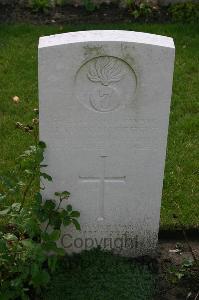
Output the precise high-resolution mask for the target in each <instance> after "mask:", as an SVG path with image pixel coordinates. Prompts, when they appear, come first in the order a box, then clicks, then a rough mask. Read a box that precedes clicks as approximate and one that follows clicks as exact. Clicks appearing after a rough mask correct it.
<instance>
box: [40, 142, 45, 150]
mask: <svg viewBox="0 0 199 300" xmlns="http://www.w3.org/2000/svg"><path fill="white" fill-rule="evenodd" d="M39 147H40V148H42V149H45V148H46V143H44V142H43V141H39Z"/></svg>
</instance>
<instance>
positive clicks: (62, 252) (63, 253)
mask: <svg viewBox="0 0 199 300" xmlns="http://www.w3.org/2000/svg"><path fill="white" fill-rule="evenodd" d="M56 253H57V254H58V255H60V256H64V255H66V252H65V251H64V249H62V248H57V250H56Z"/></svg>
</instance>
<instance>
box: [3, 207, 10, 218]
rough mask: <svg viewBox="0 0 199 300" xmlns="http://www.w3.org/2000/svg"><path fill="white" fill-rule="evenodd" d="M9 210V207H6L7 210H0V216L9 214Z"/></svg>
mask: <svg viewBox="0 0 199 300" xmlns="http://www.w3.org/2000/svg"><path fill="white" fill-rule="evenodd" d="M10 210H11V208H10V207H8V208H6V209H4V210H0V215H1V216H6V215H7V214H8V213H9V212H10Z"/></svg>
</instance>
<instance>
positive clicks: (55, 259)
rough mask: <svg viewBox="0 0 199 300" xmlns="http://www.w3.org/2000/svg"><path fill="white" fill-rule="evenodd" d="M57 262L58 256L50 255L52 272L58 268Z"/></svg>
mask: <svg viewBox="0 0 199 300" xmlns="http://www.w3.org/2000/svg"><path fill="white" fill-rule="evenodd" d="M56 264H57V256H55V255H51V256H49V257H48V267H49V269H50V270H51V272H54V271H55V269H56Z"/></svg>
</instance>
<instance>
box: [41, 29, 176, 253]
mask: <svg viewBox="0 0 199 300" xmlns="http://www.w3.org/2000/svg"><path fill="white" fill-rule="evenodd" d="M174 53H175V47H174V43H173V40H172V38H169V37H164V36H158V35H152V34H147V33H139V32H133V31H119V30H114V31H109V30H107V31H84V32H73V33H65V34H58V35H52V36H48V37H41V38H40V42H39V99H40V138H41V140H43V141H45V142H46V144H47V152H46V162H47V164H48V170H47V171H48V173H49V174H50V175H51V176H52V177H53V183H50V184H49V185H47V188H46V190H45V192H44V195H45V197H52V195H53V194H54V192H55V191H64V190H68V191H69V192H71V198H70V203H71V204H72V205H73V208H74V209H75V210H79V211H80V213H81V217H80V224H81V232H77V231H76V230H75V229H74V228H73V226H71V227H67V228H65V229H63V235H62V240H61V243H62V246H63V247H64V248H65V249H66V251H67V252H73V251H74V252H78V251H80V250H82V249H85V248H86V249H90V248H91V247H96V246H97V245H100V246H101V247H102V248H105V249H112V250H114V251H115V252H117V253H121V254H122V255H128V256H136V255H143V254H150V253H152V252H153V251H154V249H155V248H156V244H157V237H158V230H159V216H160V205H161V192H162V183H163V174H164V163H165V154H166V143H167V130H168V122H169V109H170V99H171V91H172V76H173V65H174Z"/></svg>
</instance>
